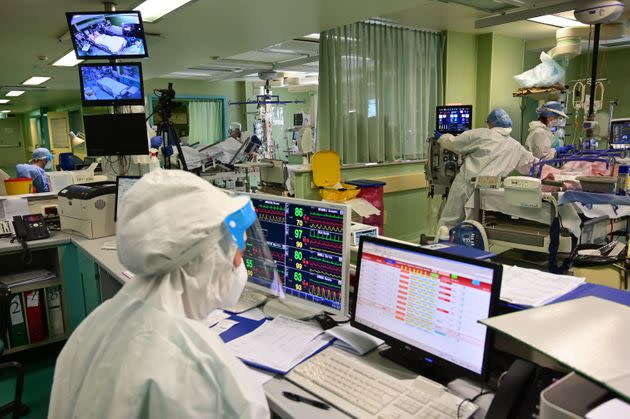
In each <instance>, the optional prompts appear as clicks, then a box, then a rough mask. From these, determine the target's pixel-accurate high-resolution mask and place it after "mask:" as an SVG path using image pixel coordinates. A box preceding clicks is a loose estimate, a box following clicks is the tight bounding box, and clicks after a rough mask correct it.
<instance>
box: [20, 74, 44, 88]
mask: <svg viewBox="0 0 630 419" xmlns="http://www.w3.org/2000/svg"><path fill="white" fill-rule="evenodd" d="M48 80H50V77H39V76H33V77H31V78H30V79H28V80H25V81H23V82H22V84H23V85H24V86H39V85H40V84H42V83H45V82H47V81H48Z"/></svg>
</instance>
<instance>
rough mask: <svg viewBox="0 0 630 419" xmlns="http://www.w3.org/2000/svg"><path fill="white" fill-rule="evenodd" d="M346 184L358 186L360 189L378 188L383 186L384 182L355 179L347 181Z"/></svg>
mask: <svg viewBox="0 0 630 419" xmlns="http://www.w3.org/2000/svg"><path fill="white" fill-rule="evenodd" d="M346 183H348V184H350V185H354V186H358V187H360V188H376V187H379V186H385V185H386V183H385V182H381V181H378V180H370V179H357V180H349V181H347V182H346Z"/></svg>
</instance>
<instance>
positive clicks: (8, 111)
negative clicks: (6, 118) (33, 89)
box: [0, 109, 11, 113]
mask: <svg viewBox="0 0 630 419" xmlns="http://www.w3.org/2000/svg"><path fill="white" fill-rule="evenodd" d="M0 112H2V113H10V112H11V110H10V109H3V110H1V111H0Z"/></svg>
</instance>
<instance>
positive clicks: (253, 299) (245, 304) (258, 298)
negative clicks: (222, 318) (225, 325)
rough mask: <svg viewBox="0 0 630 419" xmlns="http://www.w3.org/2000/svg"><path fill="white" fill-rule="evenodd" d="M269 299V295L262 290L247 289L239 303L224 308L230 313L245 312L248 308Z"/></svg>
mask: <svg viewBox="0 0 630 419" xmlns="http://www.w3.org/2000/svg"><path fill="white" fill-rule="evenodd" d="M265 301H267V296H266V295H265V294H263V293H260V292H255V291H248V290H245V291H243V293H242V294H241V297H240V298H239V299H238V303H236V304H235V305H233V306H230V307H224V308H223V310H225V311H229V312H230V313H236V314H238V313H243V312H245V311H247V310H251V309H252V308H254V307H258V306H259V305H261V304H263V303H264V302H265Z"/></svg>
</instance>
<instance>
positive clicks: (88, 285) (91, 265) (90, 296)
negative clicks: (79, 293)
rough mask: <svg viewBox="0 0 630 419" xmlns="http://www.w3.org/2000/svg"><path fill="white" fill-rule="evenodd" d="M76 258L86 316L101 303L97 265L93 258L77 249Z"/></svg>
mask: <svg viewBox="0 0 630 419" xmlns="http://www.w3.org/2000/svg"><path fill="white" fill-rule="evenodd" d="M78 259H79V270H80V272H81V282H82V285H83V298H84V301H85V316H86V317H87V315H88V314H90V313H91V312H92V311H93V310H94V309H95V308H96V307H98V306H99V304H101V289H100V288H101V287H100V284H99V275H98V267H97V266H96V263H95V262H94V260H93V259H92V258H91V257H89V256H87V255H86V254H85V253H83V252H82V251H81V250H79V251H78Z"/></svg>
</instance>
